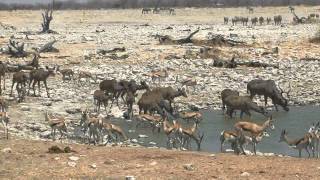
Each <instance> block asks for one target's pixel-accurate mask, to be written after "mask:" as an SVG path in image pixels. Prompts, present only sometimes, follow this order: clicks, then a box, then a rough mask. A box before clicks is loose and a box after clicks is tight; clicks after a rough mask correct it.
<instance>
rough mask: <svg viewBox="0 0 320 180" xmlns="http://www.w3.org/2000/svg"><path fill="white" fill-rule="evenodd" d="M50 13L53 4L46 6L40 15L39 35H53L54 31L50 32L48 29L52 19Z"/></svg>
mask: <svg viewBox="0 0 320 180" xmlns="http://www.w3.org/2000/svg"><path fill="white" fill-rule="evenodd" d="M52 13H53V3H52V5H50V4H49V5H48V7H47V9H46V10H45V11H44V12H43V13H42V20H43V22H42V24H41V26H42V31H41V33H55V31H52V30H51V29H50V23H51V21H52V19H53V17H52Z"/></svg>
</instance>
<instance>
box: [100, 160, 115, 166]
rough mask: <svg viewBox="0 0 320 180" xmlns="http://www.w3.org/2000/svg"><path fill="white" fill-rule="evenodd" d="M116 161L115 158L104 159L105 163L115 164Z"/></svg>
mask: <svg viewBox="0 0 320 180" xmlns="http://www.w3.org/2000/svg"><path fill="white" fill-rule="evenodd" d="M114 162H115V160H113V159H109V160H106V161H104V162H103V164H106V165H112V164H114Z"/></svg>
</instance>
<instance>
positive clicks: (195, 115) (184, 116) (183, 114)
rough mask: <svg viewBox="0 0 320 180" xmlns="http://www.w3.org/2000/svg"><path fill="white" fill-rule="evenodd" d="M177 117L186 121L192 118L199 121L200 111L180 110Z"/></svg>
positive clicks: (200, 117)
mask: <svg viewBox="0 0 320 180" xmlns="http://www.w3.org/2000/svg"><path fill="white" fill-rule="evenodd" d="M179 117H180V118H182V119H184V120H186V121H187V122H188V123H189V121H190V120H193V121H194V122H195V123H200V122H201V120H202V114H201V113H200V112H181V113H179Z"/></svg>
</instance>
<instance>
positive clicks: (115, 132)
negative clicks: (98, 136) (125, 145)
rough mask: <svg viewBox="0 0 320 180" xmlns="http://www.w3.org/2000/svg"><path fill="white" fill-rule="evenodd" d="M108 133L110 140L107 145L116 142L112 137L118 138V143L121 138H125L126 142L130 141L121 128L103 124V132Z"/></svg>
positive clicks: (106, 123) (107, 123)
mask: <svg viewBox="0 0 320 180" xmlns="http://www.w3.org/2000/svg"><path fill="white" fill-rule="evenodd" d="M103 130H104V131H106V132H107V134H108V140H107V143H108V142H110V141H112V140H114V139H113V136H112V135H115V136H116V142H118V141H119V138H118V137H119V136H121V137H122V138H123V140H124V141H126V140H127V139H128V137H127V135H126V134H125V133H124V131H123V130H122V128H121V127H120V126H117V125H114V124H112V123H109V122H104V123H102V124H101V131H103Z"/></svg>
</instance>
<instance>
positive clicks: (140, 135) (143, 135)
mask: <svg viewBox="0 0 320 180" xmlns="http://www.w3.org/2000/svg"><path fill="white" fill-rule="evenodd" d="M148 137H149V136H147V135H145V134H139V136H138V138H148Z"/></svg>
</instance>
